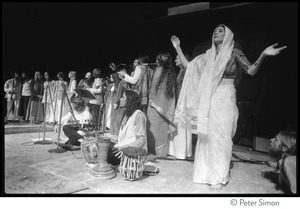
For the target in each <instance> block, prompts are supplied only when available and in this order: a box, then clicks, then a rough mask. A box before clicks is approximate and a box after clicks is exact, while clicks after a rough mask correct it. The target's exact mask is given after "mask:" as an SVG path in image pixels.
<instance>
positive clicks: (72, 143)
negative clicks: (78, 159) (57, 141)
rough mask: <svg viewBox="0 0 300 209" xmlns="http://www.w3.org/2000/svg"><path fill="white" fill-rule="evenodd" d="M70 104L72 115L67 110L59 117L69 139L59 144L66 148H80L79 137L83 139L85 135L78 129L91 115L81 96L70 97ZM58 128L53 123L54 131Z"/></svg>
mask: <svg viewBox="0 0 300 209" xmlns="http://www.w3.org/2000/svg"><path fill="white" fill-rule="evenodd" d="M71 106H72V110H73V112H74V116H73V115H72V113H71V112H68V113H67V114H66V115H65V116H64V117H63V118H62V119H61V123H62V125H63V127H62V129H63V132H64V134H65V135H66V136H67V137H68V138H69V140H68V141H67V142H66V143H65V144H61V145H60V146H61V147H62V148H63V149H66V150H76V149H80V147H79V146H80V139H83V136H84V135H85V134H84V132H83V131H82V130H80V129H81V128H83V125H84V124H87V123H88V121H89V120H91V119H92V115H91V113H90V112H89V111H88V109H87V108H86V106H85V104H84V100H83V99H82V98H81V97H72V99H71ZM72 110H71V111H72ZM75 120H76V121H77V122H76V121H75ZM79 125H80V127H79ZM58 128H59V126H58V125H55V127H54V129H55V131H57V129H58Z"/></svg>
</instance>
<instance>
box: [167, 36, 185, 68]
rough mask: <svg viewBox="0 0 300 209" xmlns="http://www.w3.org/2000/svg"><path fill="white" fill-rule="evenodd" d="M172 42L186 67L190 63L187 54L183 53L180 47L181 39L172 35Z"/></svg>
mask: <svg viewBox="0 0 300 209" xmlns="http://www.w3.org/2000/svg"><path fill="white" fill-rule="evenodd" d="M171 42H172V44H173V46H174V48H175V50H176V52H177V54H178V57H179V59H180V61H181V63H182V65H183V67H185V68H186V67H187V65H188V63H189V61H188V60H187V59H186V58H185V56H184V54H183V52H182V50H181V48H180V40H179V38H178V37H176V36H172V37H171Z"/></svg>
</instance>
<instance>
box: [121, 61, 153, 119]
mask: <svg viewBox="0 0 300 209" xmlns="http://www.w3.org/2000/svg"><path fill="white" fill-rule="evenodd" d="M148 63H149V56H148V55H141V56H140V57H139V59H138V63H137V65H136V67H135V68H134V71H133V73H132V74H133V75H132V76H130V75H128V74H126V73H124V72H122V71H121V72H119V75H120V76H121V77H124V80H125V81H126V82H128V83H130V84H132V90H135V91H136V92H138V94H139V95H140V98H141V101H142V108H143V112H144V114H145V115H147V107H148V100H149V93H150V84H151V78H152V74H153V71H152V69H151V68H150V67H149V66H148ZM134 64H135V62H134Z"/></svg>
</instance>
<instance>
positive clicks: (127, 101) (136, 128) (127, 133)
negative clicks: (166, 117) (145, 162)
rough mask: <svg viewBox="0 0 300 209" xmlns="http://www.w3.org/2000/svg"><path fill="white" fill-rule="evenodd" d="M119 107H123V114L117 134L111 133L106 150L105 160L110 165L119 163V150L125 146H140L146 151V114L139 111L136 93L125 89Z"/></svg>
mask: <svg viewBox="0 0 300 209" xmlns="http://www.w3.org/2000/svg"><path fill="white" fill-rule="evenodd" d="M120 107H124V108H125V112H124V116H123V118H122V122H121V127H120V131H119V134H118V136H115V135H112V142H111V146H110V149H109V152H108V161H107V162H108V163H110V164H112V165H117V164H119V163H120V160H119V158H120V155H121V152H120V150H121V149H123V148H125V147H134V148H142V149H144V150H146V151H147V134H146V116H145V114H144V113H143V112H142V111H141V107H142V106H141V101H140V97H139V95H138V93H137V92H135V91H133V90H127V89H126V90H125V91H124V93H123V96H122V98H121V101H120ZM115 153H117V154H115ZM118 153H119V154H118Z"/></svg>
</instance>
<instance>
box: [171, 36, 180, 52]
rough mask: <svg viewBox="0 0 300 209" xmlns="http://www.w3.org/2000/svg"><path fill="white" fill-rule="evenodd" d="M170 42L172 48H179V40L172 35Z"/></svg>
mask: <svg viewBox="0 0 300 209" xmlns="http://www.w3.org/2000/svg"><path fill="white" fill-rule="evenodd" d="M171 42H172V44H173V46H174V48H175V49H176V48H179V47H180V40H179V38H178V37H177V36H174V35H173V36H172V37H171Z"/></svg>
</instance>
